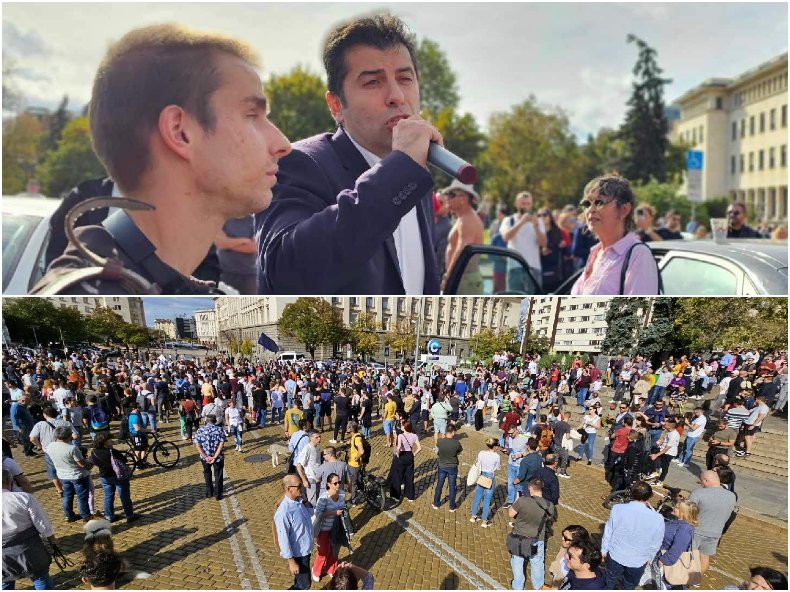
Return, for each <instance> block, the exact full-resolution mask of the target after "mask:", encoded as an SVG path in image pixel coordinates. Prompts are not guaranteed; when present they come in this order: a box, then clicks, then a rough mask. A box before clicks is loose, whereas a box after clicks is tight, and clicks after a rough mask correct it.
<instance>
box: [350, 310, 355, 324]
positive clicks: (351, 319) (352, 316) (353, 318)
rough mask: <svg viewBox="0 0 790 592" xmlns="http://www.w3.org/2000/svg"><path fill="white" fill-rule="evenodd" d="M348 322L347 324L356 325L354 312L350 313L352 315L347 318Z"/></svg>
mask: <svg viewBox="0 0 790 592" xmlns="http://www.w3.org/2000/svg"><path fill="white" fill-rule="evenodd" d="M348 320H349V322H350V323H352V324H353V323H356V322H357V313H355V312H352V313H351V314H350V315H349V317H348Z"/></svg>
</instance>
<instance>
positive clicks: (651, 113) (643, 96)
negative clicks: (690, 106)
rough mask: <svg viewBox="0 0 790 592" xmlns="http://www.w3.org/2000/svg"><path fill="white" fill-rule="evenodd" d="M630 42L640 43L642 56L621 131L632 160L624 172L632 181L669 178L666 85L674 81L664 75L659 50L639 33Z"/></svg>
mask: <svg viewBox="0 0 790 592" xmlns="http://www.w3.org/2000/svg"><path fill="white" fill-rule="evenodd" d="M627 40H628V43H636V46H637V47H638V49H639V56H638V58H637V61H636V64H635V65H634V68H633V74H634V77H635V80H634V82H633V84H632V92H631V98H629V99H628V110H627V111H626V115H625V122H624V123H623V126H622V127H621V128H620V134H621V137H622V138H623V140H624V141H625V143H626V146H627V150H628V159H627V160H626V162H625V163H624V166H623V170H622V171H621V173H622V174H623V175H625V176H626V177H627V178H628V179H630V180H631V181H642V182H645V183H646V182H648V181H650V179H651V178H653V179H656V180H657V181H659V182H664V181H666V180H667V162H666V157H667V145H668V140H667V131H668V129H669V125H668V123H667V119H666V116H665V115H664V85H666V84H669V83H670V82H672V80H670V79H667V78H661V73H662V72H663V70H662V69H661V68H660V67H659V66H658V62H657V60H656V56H657V53H656V50H655V49H653V48H652V47H650V46H649V45H647V43H645V42H644V41H642V40H641V39H639V38H638V37H636V36H635V35H628V37H627Z"/></svg>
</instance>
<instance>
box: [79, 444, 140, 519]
mask: <svg viewBox="0 0 790 592" xmlns="http://www.w3.org/2000/svg"><path fill="white" fill-rule="evenodd" d="M93 446H94V448H93V452H92V453H91V462H93V464H94V465H96V467H97V468H98V469H99V482H100V483H101V486H102V488H103V489H104V518H105V519H106V520H108V521H110V522H115V520H117V517H116V516H115V507H114V506H115V492H116V491H117V492H118V497H119V498H121V506H122V507H123V513H124V515H125V516H126V521H127V522H129V523H131V522H134V521H135V520H137V519H138V518H139V516H138V515H136V514H135V513H134V507H133V506H132V492H131V487H130V485H129V479H119V478H118V476H117V475H116V474H115V471H114V470H113V468H112V460H111V457H113V456H114V457H115V459H116V460H117V461H119V462H121V463H123V462H124V459H123V456H121V454H120V453H119V452H117V451H116V450H115V449H113V447H112V436H111V435H110V432H99V433H98V434H96V439H95V440H94V442H93Z"/></svg>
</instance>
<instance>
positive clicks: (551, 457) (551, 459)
mask: <svg viewBox="0 0 790 592" xmlns="http://www.w3.org/2000/svg"><path fill="white" fill-rule="evenodd" d="M556 462H557V455H556V454H552V453H549V454H547V455H546V458H545V459H544V461H543V463H544V464H545V465H546V466H547V467H550V466H551V465H553V464H554V463H556Z"/></svg>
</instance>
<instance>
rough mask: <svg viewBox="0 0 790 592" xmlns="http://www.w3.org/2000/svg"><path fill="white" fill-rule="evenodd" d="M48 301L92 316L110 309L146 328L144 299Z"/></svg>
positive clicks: (55, 298)
mask: <svg viewBox="0 0 790 592" xmlns="http://www.w3.org/2000/svg"><path fill="white" fill-rule="evenodd" d="M48 300H49V301H50V302H52V303H53V304H54V305H55V306H58V307H60V308H63V307H66V306H68V307H69V308H76V309H77V310H78V311H80V312H81V313H82V314H86V315H90V314H93V311H94V310H96V309H97V308H100V307H101V308H109V309H110V310H111V311H113V312H114V313H116V314H118V315H119V316H120V317H121V318H122V319H123V320H124V321H126V322H127V323H132V324H133V325H140V326H141V327H145V326H146V325H145V307H144V306H143V299H142V298H139V297H131V296H124V297H119V296H52V297H49V298H48Z"/></svg>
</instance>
